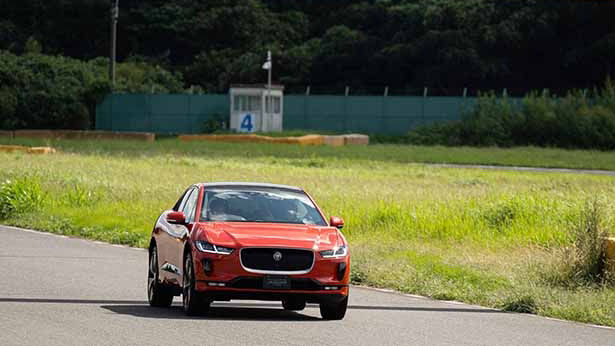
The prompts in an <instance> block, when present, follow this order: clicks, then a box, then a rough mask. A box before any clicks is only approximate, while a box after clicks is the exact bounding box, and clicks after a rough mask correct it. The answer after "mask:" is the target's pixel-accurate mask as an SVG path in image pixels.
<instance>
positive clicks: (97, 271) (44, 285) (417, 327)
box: [0, 226, 615, 346]
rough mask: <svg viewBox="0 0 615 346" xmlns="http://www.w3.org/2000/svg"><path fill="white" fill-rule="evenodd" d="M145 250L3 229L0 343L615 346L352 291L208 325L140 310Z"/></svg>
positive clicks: (553, 329) (218, 318) (242, 312)
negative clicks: (342, 309) (341, 303)
mask: <svg viewBox="0 0 615 346" xmlns="http://www.w3.org/2000/svg"><path fill="white" fill-rule="evenodd" d="M146 271H147V252H146V251H143V250H138V249H131V248H125V247H118V246H113V245H108V244H102V243H96V242H91V241H86V240H80V239H69V238H66V237H60V236H55V235H50V234H45V233H38V232H28V231H23V230H18V229H14V228H7V227H2V226H0V278H1V280H2V281H1V283H0V345H2V346H12V345H48V346H56V345H58V346H59V345H62V346H64V345H267V346H274V345H490V346H491V345H515V346H516V345H559V346H563V345H583V346H586V345H615V329H609V328H601V327H596V326H590V325H583V324H578V323H572V322H564V321H558V320H551V319H546V318H541V317H537V316H532V315H523V314H513V313H504V312H500V311H496V310H490V309H485V308H481V307H476V306H470V305H465V304H459V303H451V302H441V301H433V300H430V299H425V298H420V297H411V296H404V295H400V294H396V293H387V292H379V291H376V290H371V289H364V288H358V287H353V288H352V289H351V299H350V308H349V310H348V313H347V315H346V318H345V319H344V320H342V321H335V322H327V321H322V320H321V319H320V315H319V311H318V308H317V307H315V306H308V308H307V309H306V310H304V311H302V312H300V313H294V312H286V311H284V310H282V309H281V305H280V304H279V303H275V302H256V301H233V302H228V303H226V302H221V303H215V304H214V305H213V306H214V307H213V308H212V312H211V314H210V316H208V317H199V318H191V317H186V316H184V315H183V312H182V310H181V307H180V306H179V302H180V301H179V299H176V301H175V303H174V306H173V307H171V308H169V309H156V308H151V307H149V306H148V305H147V302H146V296H145V292H146Z"/></svg>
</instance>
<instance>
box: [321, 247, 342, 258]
mask: <svg viewBox="0 0 615 346" xmlns="http://www.w3.org/2000/svg"><path fill="white" fill-rule="evenodd" d="M320 255H321V256H322V257H323V258H338V257H345V256H346V255H348V246H346V245H342V246H340V247H334V248H333V249H331V250H325V251H321V252H320Z"/></svg>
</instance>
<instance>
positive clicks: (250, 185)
mask: <svg viewBox="0 0 615 346" xmlns="http://www.w3.org/2000/svg"><path fill="white" fill-rule="evenodd" d="M202 185H203V187H205V188H208V187H224V186H243V187H268V188H276V189H286V190H295V191H303V189H302V188H300V187H296V186H289V185H279V184H268V183H249V182H214V183H202Z"/></svg>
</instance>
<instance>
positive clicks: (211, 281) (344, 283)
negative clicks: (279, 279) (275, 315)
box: [193, 250, 350, 303]
mask: <svg viewBox="0 0 615 346" xmlns="http://www.w3.org/2000/svg"><path fill="white" fill-rule="evenodd" d="M193 255H194V257H193V258H194V259H195V261H194V270H195V277H196V290H197V291H199V292H204V293H205V292H206V294H207V296H208V297H210V298H211V299H213V300H231V299H254V300H285V299H301V300H306V301H307V302H312V303H321V302H332V303H333V302H337V301H339V300H341V299H343V298H344V297H346V296H348V281H349V277H350V274H349V272H350V265H349V264H350V263H349V258H348V257H347V256H346V257H342V258H334V259H325V258H322V257H320V255H318V254H315V256H316V257H315V259H314V264H313V266H312V268H311V270H310V271H309V272H307V273H304V274H298V275H284V276H286V277H288V278H289V279H290V288H289V289H265V288H264V285H263V279H264V278H265V276H267V274H258V273H253V272H249V271H247V270H246V269H245V268H244V267H243V266H242V265H241V263H240V260H239V251H236V252H234V253H232V254H230V255H218V254H210V253H204V252H200V251H198V250H197V251H194V252H193ZM340 264H345V268H346V269H345V271H344V273H343V275H341V276H340V273H339V270H338V269H339V266H340ZM206 267H207V269H209V270H206Z"/></svg>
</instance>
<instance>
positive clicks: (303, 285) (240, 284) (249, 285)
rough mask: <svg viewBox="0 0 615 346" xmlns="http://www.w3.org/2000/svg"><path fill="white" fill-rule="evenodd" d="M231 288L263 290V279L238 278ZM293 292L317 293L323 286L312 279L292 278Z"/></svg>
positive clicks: (230, 285)
mask: <svg viewBox="0 0 615 346" xmlns="http://www.w3.org/2000/svg"><path fill="white" fill-rule="evenodd" d="M229 287H232V288H242V289H263V278H261V277H238V278H236V279H234V280H233V281H231V282H229ZM290 289H291V290H301V291H317V290H321V289H322V286H321V285H320V284H319V283H318V282H317V281H314V280H312V279H306V278H298V279H295V278H291V279H290Z"/></svg>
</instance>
